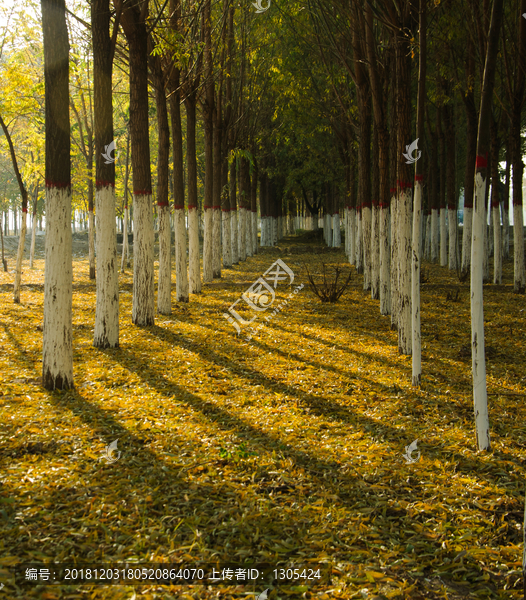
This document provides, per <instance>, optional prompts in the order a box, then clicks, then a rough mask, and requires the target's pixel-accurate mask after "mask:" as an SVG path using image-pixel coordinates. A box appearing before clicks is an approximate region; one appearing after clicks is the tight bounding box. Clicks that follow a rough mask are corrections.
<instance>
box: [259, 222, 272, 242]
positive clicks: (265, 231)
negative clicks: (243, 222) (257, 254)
mask: <svg viewBox="0 0 526 600" xmlns="http://www.w3.org/2000/svg"><path fill="white" fill-rule="evenodd" d="M269 239H270V236H269V218H268V217H262V218H261V245H262V246H270V242H269Z"/></svg>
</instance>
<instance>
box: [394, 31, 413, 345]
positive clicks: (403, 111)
mask: <svg viewBox="0 0 526 600" xmlns="http://www.w3.org/2000/svg"><path fill="white" fill-rule="evenodd" d="M410 54H411V52H410V48H409V43H408V40H407V38H406V37H405V36H402V34H401V33H398V34H397V39H396V63H397V66H396V73H397V107H398V135H399V140H398V157H399V158H398V161H399V166H398V179H399V185H398V202H397V204H398V207H397V208H398V214H397V218H396V220H397V229H398V234H399V235H398V265H399V277H398V283H399V288H398V303H399V304H398V310H399V320H398V351H399V352H400V354H411V344H412V334H411V253H412V240H411V229H412V228H411V221H412V210H411V208H412V206H411V205H412V198H411V196H412V194H411V187H412V186H411V182H410V174H409V173H410V172H409V167H408V166H407V164H406V162H405V159H404V158H403V150H404V148H405V146H406V145H407V143H408V141H410V139H411V99H410V95H409V94H410V88H411V62H410V58H408V57H410Z"/></svg>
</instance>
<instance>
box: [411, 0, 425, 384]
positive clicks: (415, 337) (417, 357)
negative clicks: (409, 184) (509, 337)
mask: <svg viewBox="0 0 526 600" xmlns="http://www.w3.org/2000/svg"><path fill="white" fill-rule="evenodd" d="M426 2H427V0H420V7H419V41H420V48H419V67H418V99H417V110H416V139H417V140H421V139H423V137H424V103H425V96H426V60H427V39H426V36H427V21H426V16H427V15H426ZM422 180H423V166H422V162H421V161H420V160H417V161H416V162H415V199H414V207H413V253H412V269H411V323H412V367H413V385H414V386H419V385H420V380H421V377H422V343H421V342H422V340H421V332H420V262H421V257H422V248H421V239H422V234H421V222H422Z"/></svg>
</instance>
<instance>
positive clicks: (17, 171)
mask: <svg viewBox="0 0 526 600" xmlns="http://www.w3.org/2000/svg"><path fill="white" fill-rule="evenodd" d="M0 126H1V127H2V129H3V131H4V135H5V137H6V140H7V143H8V144H9V153H10V154H11V161H12V162H13V169H14V171H15V175H16V179H17V182H18V186H19V188H20V195H21V196H22V228H21V231H20V238H19V240H18V252H17V255H16V270H15V284H14V286H13V297H14V302H15V303H17V304H20V281H21V279H22V259H23V257H24V245H25V243H26V228H27V222H26V217H27V189H26V186H25V185H24V182H23V180H22V175H21V174H20V169H19V168H18V161H17V159H16V154H15V147H14V145H13V140H12V139H11V135H10V133H9V130H8V129H7V126H6V124H5V123H4V119H3V118H2V117H1V116H0Z"/></svg>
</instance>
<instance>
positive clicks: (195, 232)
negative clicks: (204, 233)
mask: <svg viewBox="0 0 526 600" xmlns="http://www.w3.org/2000/svg"><path fill="white" fill-rule="evenodd" d="M195 104H196V100H195V93H192V94H190V95H188V96H187V97H186V99H185V106H186V168H187V169H188V244H189V249H188V260H189V276H190V281H189V283H190V293H191V294H200V293H201V267H200V261H199V215H198V213H197V157H196V147H195V127H196V119H195Z"/></svg>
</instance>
